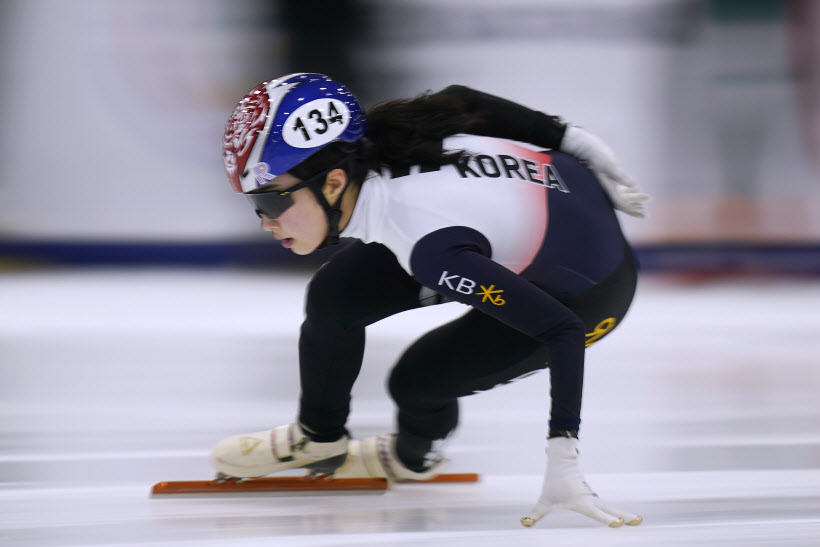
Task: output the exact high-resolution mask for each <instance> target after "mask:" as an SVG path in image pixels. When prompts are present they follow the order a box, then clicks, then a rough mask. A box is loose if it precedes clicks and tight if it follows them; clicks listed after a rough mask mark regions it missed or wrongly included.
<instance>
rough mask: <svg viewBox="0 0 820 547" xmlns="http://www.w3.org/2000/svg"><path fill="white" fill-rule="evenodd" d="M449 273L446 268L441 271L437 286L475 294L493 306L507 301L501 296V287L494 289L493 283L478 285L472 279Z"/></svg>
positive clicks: (501, 304)
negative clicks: (477, 288) (477, 290)
mask: <svg viewBox="0 0 820 547" xmlns="http://www.w3.org/2000/svg"><path fill="white" fill-rule="evenodd" d="M449 273H450V272H448V271H447V270H444V271H443V272H442V273H441V278H440V279H439V280H438V284H439V286H441V285H445V286H446V287H447V288H448V289H450V290H451V291H456V292H460V293H461V294H475V295H476V296H480V297H481V301H482V302H486V301H487V300H489V301H490V303H491V304H493V305H495V306H503V305H504V304H506V303H507V301H506V300H504V299H503V298H502V297H501V294H502V293H503V292H504V291H503V289H496V288H495V285H490V286H489V287H485V286H484V285H478V284H477V283H476V282H475V281H473V280H472V279H468V278H466V277H462V276H460V275H449ZM476 285H478V286H479V288H480V289H481V291H480V292H478V293H476V291H475V287H476Z"/></svg>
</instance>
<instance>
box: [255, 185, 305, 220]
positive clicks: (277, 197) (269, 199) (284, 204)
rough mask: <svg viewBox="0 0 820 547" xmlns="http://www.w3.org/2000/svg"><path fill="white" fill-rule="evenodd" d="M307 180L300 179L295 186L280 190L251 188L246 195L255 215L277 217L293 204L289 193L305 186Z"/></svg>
mask: <svg viewBox="0 0 820 547" xmlns="http://www.w3.org/2000/svg"><path fill="white" fill-rule="evenodd" d="M309 182H310V181H309V180H305V181H302V182H300V183H298V184H296V185H295V186H291V187H290V188H288V189H287V190H282V191H281V192H280V191H278V190H265V189H263V188H257V189H255V190H251V191H250V192H248V193H247V194H245V195H246V196H248V198H249V199H250V200H251V203H253V207H254V210H255V211H256V215H257V216H258V217H259V218H262V215H265V216H266V217H268V218H270V219H274V218H279V216H280V215H281V214H282V213H284V212H285V210H286V209H287V208H288V207H290V206H291V205H293V198H292V197H291V194H292V193H293V192H295V191H296V190H299V189H301V188H305V187H306V186H307V185H308V183H309Z"/></svg>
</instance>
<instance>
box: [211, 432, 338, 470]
mask: <svg viewBox="0 0 820 547" xmlns="http://www.w3.org/2000/svg"><path fill="white" fill-rule="evenodd" d="M347 449H348V436H347V435H345V436H344V437H342V438H341V439H339V440H338V441H334V442H330V443H317V442H314V441H311V440H310V439H309V438H308V437H307V436H306V435H305V432H304V431H303V430H302V428H301V427H300V426H299V424H298V423H295V424H290V425H283V426H280V427H277V428H275V429H269V430H267V431H258V432H256V433H246V434H244V435H234V436H233V437H228V438H227V439H222V440H221V441H219V443H217V445H216V447H215V448H214V450H213V452H212V453H211V465H212V466H213V467H214V469H216V470H217V471H218V472H219V473H220V476H221V477H237V478H250V477H264V476H265V475H270V474H271V473H278V472H280V471H285V470H287V469H296V468H305V469H308V470H310V472H311V473H312V474H333V472H334V471H335V470H336V469H337V468H339V466H341V465H342V464H343V463H344V462H345V458H346V457H347Z"/></svg>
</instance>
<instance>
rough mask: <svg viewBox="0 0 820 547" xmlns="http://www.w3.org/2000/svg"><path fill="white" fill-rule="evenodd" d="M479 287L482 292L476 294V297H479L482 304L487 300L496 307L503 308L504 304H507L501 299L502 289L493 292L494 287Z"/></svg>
mask: <svg viewBox="0 0 820 547" xmlns="http://www.w3.org/2000/svg"><path fill="white" fill-rule="evenodd" d="M479 287H481V291H482V292H479V293H476V296H480V297H481V301H482V302H486V301H487V300H489V301H490V302H491V303H493V304H495V305H496V306H503V305H504V304H506V303H507V301H506V300H504V299H503V298H501V293H503V292H504V291H503V290H502V289H498V290H493V289H495V285H490V286H489V287H485V286H484V285H479ZM494 294H495V295H497V296H493V295H494Z"/></svg>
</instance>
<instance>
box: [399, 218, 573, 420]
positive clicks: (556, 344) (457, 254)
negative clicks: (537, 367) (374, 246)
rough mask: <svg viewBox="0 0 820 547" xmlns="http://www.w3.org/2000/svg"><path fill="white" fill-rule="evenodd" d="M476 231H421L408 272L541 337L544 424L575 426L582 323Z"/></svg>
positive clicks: (442, 292) (453, 296) (532, 335)
mask: <svg viewBox="0 0 820 547" xmlns="http://www.w3.org/2000/svg"><path fill="white" fill-rule="evenodd" d="M491 256H492V249H491V248H490V243H489V241H488V240H487V238H486V237H484V235H482V234H481V233H480V232H478V231H476V230H474V229H472V228H468V227H464V226H456V227H449V228H443V229H441V230H437V231H435V232H432V233H430V234H427V235H426V236H424V237H423V238H422V239H420V240H419V241H418V243H416V245H415V247H414V248H413V252H412V254H411V256H410V267H411V269H412V272H413V276H414V277H415V278H416V279H417V280H418V281H419V282H420V283H422V284H423V285H425V286H427V287H429V288H431V289H433V290H434V291H436V292H439V293H441V294H443V295H444V296H447V297H448V298H451V299H452V300H456V301H458V302H461V303H463V304H467V305H470V306H472V307H474V308H476V309H478V310H480V311H482V312H484V313H486V314H488V315H490V316H492V317H495V318H496V319H498V320H499V321H501V322H502V323H504V324H506V325H508V326H510V327H512V328H514V329H516V330H518V331H520V332H522V333H524V334H526V335H528V336H530V337H532V338H534V339H536V340H538V341H540V342H542V343H543V344H544V345H545V346H546V348H547V350H548V355H549V357H548V362H549V367H550V378H551V384H552V388H551V393H552V413H551V419H550V429H551V430H555V429H570V430H572V429H575V430H577V429H578V426H579V424H580V411H581V392H582V387H583V377H584V325H583V323H582V322H581V320H580V319H579V318H578V316H577V315H575V314H574V313H573V312H572V311H571V310H569V308H567V307H566V306H564V305H563V304H561V303H560V302H558V301H557V300H556V299H554V298H553V297H552V296H550V295H549V294H547V293H546V292H544V291H543V290H541V289H540V288H538V287H536V286H535V285H533V284H532V283H530V282H529V281H527V280H526V279H524V278H523V277H521V276H519V275H518V274H516V273H514V272H512V271H510V270H508V269H507V268H505V267H503V266H501V265H500V264H498V263H496V262H493V260H492V259H491V258H490V257H491Z"/></svg>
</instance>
